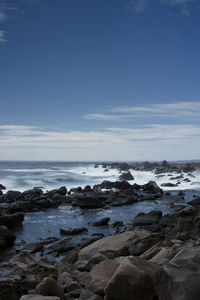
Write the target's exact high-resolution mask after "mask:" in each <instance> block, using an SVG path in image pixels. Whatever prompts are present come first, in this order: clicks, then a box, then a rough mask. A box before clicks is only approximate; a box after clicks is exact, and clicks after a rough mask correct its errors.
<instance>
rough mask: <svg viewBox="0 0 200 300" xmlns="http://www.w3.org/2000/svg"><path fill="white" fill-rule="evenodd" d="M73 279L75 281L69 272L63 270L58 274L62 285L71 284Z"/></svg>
mask: <svg viewBox="0 0 200 300" xmlns="http://www.w3.org/2000/svg"><path fill="white" fill-rule="evenodd" d="M71 281H73V277H72V275H71V274H70V273H68V272H63V273H61V274H60V275H59V276H58V283H59V284H61V285H64V284H69V283H70V282H71Z"/></svg>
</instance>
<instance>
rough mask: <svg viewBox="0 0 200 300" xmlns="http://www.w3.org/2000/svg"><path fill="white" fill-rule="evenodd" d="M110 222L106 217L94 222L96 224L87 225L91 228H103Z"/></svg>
mask: <svg viewBox="0 0 200 300" xmlns="http://www.w3.org/2000/svg"><path fill="white" fill-rule="evenodd" d="M109 221H110V218H109V217H107V218H103V219H101V220H99V221H96V222H89V223H88V224H89V225H92V226H105V225H107V224H108V222H109Z"/></svg>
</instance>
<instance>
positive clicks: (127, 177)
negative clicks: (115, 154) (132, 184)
mask: <svg viewBox="0 0 200 300" xmlns="http://www.w3.org/2000/svg"><path fill="white" fill-rule="evenodd" d="M119 180H121V181H127V180H134V177H133V175H132V174H131V172H126V173H122V174H121V175H120V176H119Z"/></svg>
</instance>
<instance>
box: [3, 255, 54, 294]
mask: <svg viewBox="0 0 200 300" xmlns="http://www.w3.org/2000/svg"><path fill="white" fill-rule="evenodd" d="M0 269H1V272H0V299H9V300H16V299H19V298H20V296H22V295H25V294H27V293H28V291H29V290H31V289H34V288H35V287H36V285H37V284H38V283H39V282H41V280H42V279H43V278H44V277H45V276H51V277H54V278H56V277H57V272H56V269H55V266H54V265H52V264H50V263H49V262H47V261H45V260H44V259H42V258H40V257H39V256H36V255H33V254H29V253H26V252H24V253H20V254H19V255H16V256H15V257H14V258H13V259H11V260H10V261H9V262H5V263H1V264H0Z"/></svg>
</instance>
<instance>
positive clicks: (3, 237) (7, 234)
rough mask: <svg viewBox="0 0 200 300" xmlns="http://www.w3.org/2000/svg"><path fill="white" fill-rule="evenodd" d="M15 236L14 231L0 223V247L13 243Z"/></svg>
mask: <svg viewBox="0 0 200 300" xmlns="http://www.w3.org/2000/svg"><path fill="white" fill-rule="evenodd" d="M15 239H16V236H15V235H14V233H12V232H11V231H9V230H8V229H7V227H6V226H3V225H1V226H0V241H1V244H0V247H1V248H3V249H4V248H6V247H9V246H12V245H13V242H14V241H15Z"/></svg>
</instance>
